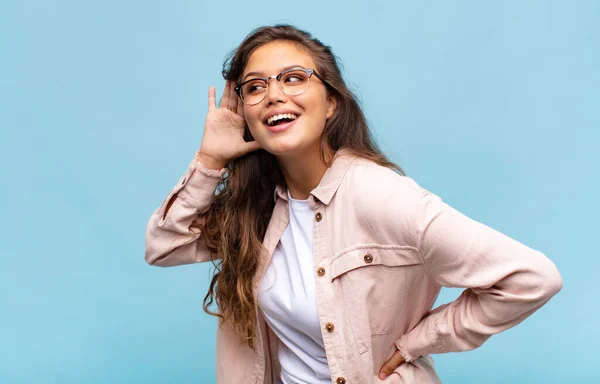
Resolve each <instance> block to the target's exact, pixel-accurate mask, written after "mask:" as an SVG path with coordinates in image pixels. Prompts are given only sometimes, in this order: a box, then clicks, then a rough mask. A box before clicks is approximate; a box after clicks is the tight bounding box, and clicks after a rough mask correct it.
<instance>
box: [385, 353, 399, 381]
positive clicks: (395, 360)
mask: <svg viewBox="0 0 600 384" xmlns="http://www.w3.org/2000/svg"><path fill="white" fill-rule="evenodd" d="M402 363H404V358H403V357H402V355H401V354H400V352H398V351H396V352H395V353H394V354H393V355H392V357H391V358H390V359H389V360H388V361H387V362H386V363H385V364H383V367H381V370H380V371H379V379H381V380H385V379H386V378H387V377H388V376H390V375H391V374H392V372H394V370H395V369H396V368H398V367H399V366H400V364H402Z"/></svg>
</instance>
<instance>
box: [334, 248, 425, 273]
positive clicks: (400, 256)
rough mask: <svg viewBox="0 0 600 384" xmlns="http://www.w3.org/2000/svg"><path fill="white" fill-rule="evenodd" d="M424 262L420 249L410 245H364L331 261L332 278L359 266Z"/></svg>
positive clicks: (391, 265)
mask: <svg viewBox="0 0 600 384" xmlns="http://www.w3.org/2000/svg"><path fill="white" fill-rule="evenodd" d="M418 264H422V261H421V258H420V256H419V251H418V250H417V249H416V248H414V247H410V246H399V245H364V246H359V247H353V248H351V249H349V250H346V251H343V252H341V253H340V254H339V255H338V256H337V257H336V258H334V259H333V261H332V262H331V266H330V267H329V268H330V270H331V272H332V277H331V280H334V279H336V278H338V277H340V276H341V275H343V274H345V273H347V272H349V271H351V270H353V269H357V268H363V267H368V266H374V265H384V266H387V267H401V266H408V265H418Z"/></svg>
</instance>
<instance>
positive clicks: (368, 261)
mask: <svg viewBox="0 0 600 384" xmlns="http://www.w3.org/2000/svg"><path fill="white" fill-rule="evenodd" d="M364 259H365V263H367V264H371V263H372V262H373V256H371V254H370V253H367V254H366V255H365V257H364Z"/></svg>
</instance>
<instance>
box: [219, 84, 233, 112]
mask: <svg viewBox="0 0 600 384" xmlns="http://www.w3.org/2000/svg"><path fill="white" fill-rule="evenodd" d="M230 89H231V87H230V85H229V80H227V81H226V82H225V88H223V97H222V98H221V102H220V103H219V108H223V107H225V108H227V107H228V106H229V94H230Z"/></svg>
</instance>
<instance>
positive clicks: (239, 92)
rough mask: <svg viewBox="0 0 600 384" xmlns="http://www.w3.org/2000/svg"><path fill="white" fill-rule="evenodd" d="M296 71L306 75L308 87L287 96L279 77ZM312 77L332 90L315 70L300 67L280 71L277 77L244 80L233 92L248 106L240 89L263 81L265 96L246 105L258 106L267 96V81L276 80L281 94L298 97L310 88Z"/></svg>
mask: <svg viewBox="0 0 600 384" xmlns="http://www.w3.org/2000/svg"><path fill="white" fill-rule="evenodd" d="M298 70H300V71H302V72H304V73H306V75H307V76H308V85H307V86H306V89H304V91H302V92H300V93H297V94H295V95H289V94H287V93H286V92H285V91H284V90H283V87H282V85H281V82H280V80H281V76H283V75H285V74H286V73H289V72H293V71H298ZM312 75H315V76H317V79H319V80H321V82H322V83H323V84H324V85H325V86H327V87H330V88H333V86H332V85H331V84H329V83H328V82H327V80H325V79H324V78H323V76H321V75H320V74H319V72H317V71H316V70H315V69H313V68H304V67H300V66H298V67H294V68H290V69H286V70H285V71H282V72H281V73H279V74H278V75H273V76H269V77H253V78H251V79H248V80H245V81H243V82H242V83H240V84H238V85H237V86H236V87H235V88H234V90H235V93H237V95H238V96H239V98H240V99H242V102H243V103H244V104H248V103H246V102H245V101H244V98H243V97H242V87H243V86H244V84H246V83H249V82H251V81H256V80H263V81H264V82H265V84H267V89H266V92H265V95H264V96H263V98H262V99H260V101H257V102H256V103H254V104H248V105H257V104H259V103H260V102H262V101H263V100H264V99H265V98H266V97H267V94H268V93H269V81H271V79H276V80H277V86H278V87H279V89H281V92H283V93H285V94H286V95H288V96H298V95H301V94H303V93H304V92H306V90H307V89H308V87H309V86H310V78H311V77H312Z"/></svg>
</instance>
